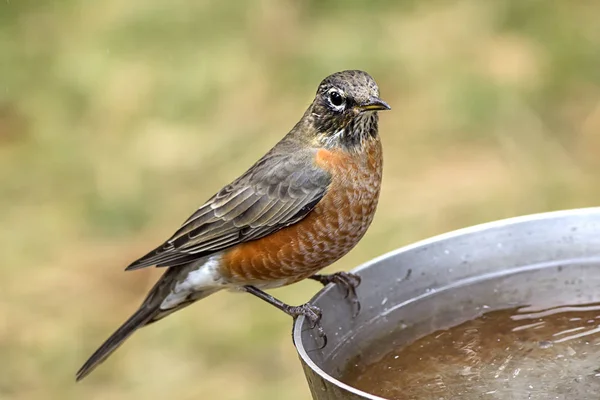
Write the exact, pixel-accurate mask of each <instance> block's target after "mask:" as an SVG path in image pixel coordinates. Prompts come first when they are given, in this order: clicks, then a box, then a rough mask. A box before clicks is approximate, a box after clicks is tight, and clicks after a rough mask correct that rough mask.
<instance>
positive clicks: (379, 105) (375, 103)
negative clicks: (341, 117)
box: [356, 97, 392, 111]
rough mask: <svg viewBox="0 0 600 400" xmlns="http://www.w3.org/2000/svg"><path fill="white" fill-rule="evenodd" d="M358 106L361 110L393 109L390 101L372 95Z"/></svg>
mask: <svg viewBox="0 0 600 400" xmlns="http://www.w3.org/2000/svg"><path fill="white" fill-rule="evenodd" d="M356 108H358V109H359V111H384V110H391V109H392V107H390V106H389V105H388V103H386V102H385V101H383V100H381V99H379V98H377V97H371V98H370V99H369V100H368V101H367V102H366V103H363V104H360V105H358V106H357V107H356Z"/></svg>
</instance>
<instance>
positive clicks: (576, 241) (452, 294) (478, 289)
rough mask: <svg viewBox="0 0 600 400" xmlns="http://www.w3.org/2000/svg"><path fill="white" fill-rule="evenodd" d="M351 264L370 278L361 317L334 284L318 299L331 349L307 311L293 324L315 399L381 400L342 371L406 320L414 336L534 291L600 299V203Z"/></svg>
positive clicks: (576, 391) (520, 300)
mask: <svg viewBox="0 0 600 400" xmlns="http://www.w3.org/2000/svg"><path fill="white" fill-rule="evenodd" d="M353 272H355V273H357V274H358V275H360V276H361V277H362V283H361V285H360V287H359V288H358V291H357V292H358V297H359V299H360V301H361V304H362V310H361V312H360V314H359V315H358V316H357V317H356V318H352V316H351V315H352V308H351V306H350V305H349V304H348V302H347V301H346V300H345V299H344V298H343V293H342V291H341V290H340V289H339V288H337V287H335V286H333V285H329V286H327V287H325V288H324V289H323V290H321V291H320V292H319V293H318V294H317V295H316V296H315V297H314V298H313V300H312V303H313V304H315V305H317V306H318V307H320V308H321V309H322V311H323V319H322V321H321V322H322V325H323V328H324V330H325V332H326V334H327V337H328V343H327V345H326V346H325V347H324V348H322V349H319V347H320V346H321V342H320V339H319V338H316V337H315V336H314V333H313V331H312V330H311V329H310V328H309V327H308V326H307V325H308V323H307V322H306V321H305V320H304V318H303V317H300V318H298V319H297V321H296V323H295V324H294V330H293V338H294V343H295V345H296V347H297V350H298V354H299V356H300V360H301V363H302V366H303V368H304V372H305V374H306V378H307V380H308V385H309V387H310V391H311V393H312V397H313V399H315V400H337V399H352V400H356V399H382V398H381V397H377V396H374V395H372V394H368V393H365V392H362V391H360V390H358V389H355V388H353V387H350V386H349V385H346V384H344V383H342V382H341V381H340V380H339V378H340V376H341V374H342V372H343V370H344V368H345V366H346V365H347V363H348V362H349V360H351V359H352V358H353V357H354V356H355V355H356V354H358V353H360V352H361V351H362V350H364V349H367V348H368V347H369V345H370V344H372V343H373V341H376V340H377V339H378V338H381V337H384V336H385V335H386V334H389V333H390V332H392V331H395V330H397V329H398V326H399V325H401V324H402V325H403V326H405V327H407V328H408V329H405V333H404V334H403V335H404V336H401V340H402V341H403V342H404V343H409V342H412V341H414V340H415V339H417V338H419V337H422V336H424V335H426V334H429V333H432V332H434V331H436V330H437V329H439V328H440V327H447V326H452V325H453V324H454V325H456V324H459V323H462V322H464V321H468V320H471V319H473V318H475V317H477V316H478V315H480V314H481V313H482V311H481V307H478V306H477V305H484V304H485V305H486V307H489V310H495V309H503V308H508V307H511V306H514V305H515V304H527V302H528V301H530V300H531V298H532V297H535V298H536V299H539V298H540V297H541V298H545V299H552V300H555V301H562V302H563V303H562V304H569V302H577V303H582V302H589V303H592V302H599V301H600V208H587V209H576V210H567V211H559V212H552V213H544V214H536V215H530V216H524V217H518V218H512V219H507V220H501V221H496V222H492V223H487V224H483V225H478V226H474V227H470V228H466V229H461V230H458V231H455V232H451V233H448V234H444V235H441V236H437V237H434V238H431V239H428V240H424V241H421V242H418V243H416V244H413V245H410V246H407V247H404V248H401V249H398V250H396V251H393V252H391V253H388V254H386V255H383V256H381V257H379V258H376V259H374V260H372V261H371V262H368V263H367V264H365V265H363V266H360V267H358V268H357V269H355V270H354V271H353ZM411 327H418V328H415V329H411ZM598 367H600V362H599V363H598ZM599 375H600V374H599ZM597 379H598V380H597V381H595V382H598V381H600V377H599V378H597ZM595 384H596V385H597V383H595ZM594 388H595V389H594ZM594 388H592V387H586V386H585V385H579V386H577V385H574V386H573V387H572V388H569V390H570V392H569V393H570V394H569V396H570V397H566V398H573V399H583V398H589V397H586V395H587V396H589V395H590V394H589V391H590V390H596V395H597V393H598V386H594ZM586 393H587V394H586ZM550 394H551V393H549V395H550ZM442 398H453V397H452V396H450V397H442ZM465 398H468V397H465ZM477 398H479V397H477ZM486 398H487V397H486ZM489 398H496V397H489ZM523 398H526V397H523ZM548 398H550V397H548ZM551 398H554V397H551ZM556 398H559V397H556ZM560 398H563V397H560ZM594 398H595V397H594Z"/></svg>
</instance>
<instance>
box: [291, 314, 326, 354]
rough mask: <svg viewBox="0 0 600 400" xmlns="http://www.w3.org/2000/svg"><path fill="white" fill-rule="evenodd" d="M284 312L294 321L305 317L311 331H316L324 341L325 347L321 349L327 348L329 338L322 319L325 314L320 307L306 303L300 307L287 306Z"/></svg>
mask: <svg viewBox="0 0 600 400" xmlns="http://www.w3.org/2000/svg"><path fill="white" fill-rule="evenodd" d="M283 312H285V313H286V314H288V315H290V316H291V317H292V318H294V319H296V318H298V317H299V316H301V315H304V318H306V319H307V320H308V322H309V324H310V329H316V330H317V335H318V336H319V337H320V338H321V339H322V340H323V346H321V348H323V347H325V345H326V344H327V336H326V335H325V331H324V330H323V327H322V326H321V317H322V316H323V313H322V312H321V309H320V308H319V307H317V306H313V305H312V304H309V303H305V304H302V305H300V306H287V307H285V308H284V309H283Z"/></svg>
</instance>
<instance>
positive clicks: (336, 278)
mask: <svg viewBox="0 0 600 400" xmlns="http://www.w3.org/2000/svg"><path fill="white" fill-rule="evenodd" d="M309 278H310V279H313V280H315V281H318V282H321V283H322V284H323V285H327V284H329V283H334V284H336V285H338V287H340V288H341V289H342V290H344V292H345V293H344V298H345V299H349V301H350V303H352V306H353V307H354V313H353V315H352V316H353V317H356V316H357V315H358V313H359V312H360V301H359V300H358V296H357V295H356V288H357V287H358V286H359V285H360V282H361V279H360V276H358V275H356V274H353V273H351V272H343V271H342V272H336V273H334V274H330V275H321V274H315V275H312V276H310V277H309Z"/></svg>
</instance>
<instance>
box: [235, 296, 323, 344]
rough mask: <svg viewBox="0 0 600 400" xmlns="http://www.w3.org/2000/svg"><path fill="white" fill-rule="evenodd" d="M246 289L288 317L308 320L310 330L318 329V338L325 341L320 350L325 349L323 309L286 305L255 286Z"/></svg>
mask: <svg viewBox="0 0 600 400" xmlns="http://www.w3.org/2000/svg"><path fill="white" fill-rule="evenodd" d="M244 289H245V290H246V292H248V293H250V294H253V295H254V296H256V297H258V298H260V299H262V300H264V301H266V302H267V303H269V304H271V305H272V306H274V307H277V308H278V309H280V310H281V311H283V312H284V313H286V314H287V315H289V316H291V317H292V318H294V319H296V318H298V317H299V316H301V315H304V317H305V318H306V319H307V320H308V322H309V323H310V329H316V331H317V336H318V337H319V338H321V339H322V340H323V345H322V346H321V347H320V348H323V347H325V345H326V344H327V335H325V331H324V330H323V327H322V326H321V316H322V315H323V313H322V312H321V309H320V308H319V307H317V306H313V305H312V304H310V303H305V304H302V305H299V306H290V305H289V304H285V303H284V302H282V301H281V300H279V299H276V298H275V297H273V296H271V295H270V294H268V293H265V292H263V291H262V290H260V289H258V288H256V287H254V286H245V287H244Z"/></svg>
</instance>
